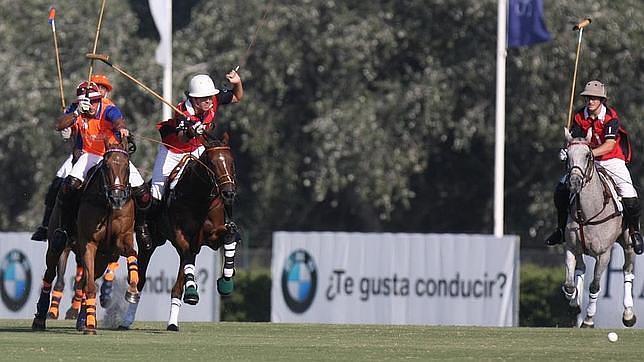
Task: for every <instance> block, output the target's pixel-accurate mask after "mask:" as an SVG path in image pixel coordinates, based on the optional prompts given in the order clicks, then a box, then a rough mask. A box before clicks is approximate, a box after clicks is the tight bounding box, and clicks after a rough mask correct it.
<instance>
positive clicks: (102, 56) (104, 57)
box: [85, 53, 183, 114]
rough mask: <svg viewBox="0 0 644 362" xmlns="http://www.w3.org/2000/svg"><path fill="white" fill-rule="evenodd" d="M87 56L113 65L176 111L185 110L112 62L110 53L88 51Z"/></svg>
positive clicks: (113, 67)
mask: <svg viewBox="0 0 644 362" xmlns="http://www.w3.org/2000/svg"><path fill="white" fill-rule="evenodd" d="M85 57H86V58H87V59H92V60H100V61H102V62H103V63H105V64H107V65H109V66H110V67H112V69H114V70H116V71H117V72H119V73H121V75H123V76H124V77H125V78H127V79H129V80H131V81H132V82H134V83H136V85H138V86H139V87H141V88H143V89H145V90H146V91H147V92H148V93H150V94H152V95H153V96H154V97H155V98H156V99H158V100H160V101H161V102H163V103H165V104H167V105H168V106H169V107H170V108H172V110H174V111H175V112H177V113H179V114H183V112H181V110H179V108H177V107H176V106H175V105H174V104H172V103H170V102H168V101H166V100H165V98H163V97H161V96H160V95H159V94H158V93H157V92H155V91H153V90H152V89H150V88H149V87H148V86H146V85H145V84H143V83H141V81H139V80H138V79H136V78H134V77H133V76H131V75H129V74H128V73H127V72H125V71H124V70H123V69H121V68H119V67H118V66H117V65H115V64H112V63H111V62H110V61H109V59H110V57H109V56H108V55H105V54H92V53H87V54H85Z"/></svg>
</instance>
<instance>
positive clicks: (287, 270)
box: [282, 249, 318, 313]
mask: <svg viewBox="0 0 644 362" xmlns="http://www.w3.org/2000/svg"><path fill="white" fill-rule="evenodd" d="M317 284H318V273H317V268H316V266H315V262H314V261H313V258H312V257H311V255H309V253H307V252H306V251H304V250H302V249H298V250H296V251H294V252H292V253H291V255H289V257H288V259H286V264H285V265H284V270H283V271H282V294H283V295H284V301H286V305H287V306H288V308H289V309H290V310H291V311H293V312H294V313H304V312H305V311H306V310H307V309H309V307H310V306H311V303H313V299H314V298H315V291H316V287H317Z"/></svg>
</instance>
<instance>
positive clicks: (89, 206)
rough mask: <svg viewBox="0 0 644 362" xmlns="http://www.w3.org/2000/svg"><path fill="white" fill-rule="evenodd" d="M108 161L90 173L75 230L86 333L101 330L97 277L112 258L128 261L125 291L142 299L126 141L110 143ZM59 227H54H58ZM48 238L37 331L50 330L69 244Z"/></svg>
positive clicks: (133, 299)
mask: <svg viewBox="0 0 644 362" xmlns="http://www.w3.org/2000/svg"><path fill="white" fill-rule="evenodd" d="M106 149H107V150H106V152H105V154H104V156H103V160H102V161H101V163H100V164H99V165H97V166H96V167H95V168H94V169H93V170H90V172H89V173H88V177H87V180H86V181H85V184H84V189H83V192H82V194H81V197H80V201H79V202H80V204H79V208H78V215H79V217H78V219H77V220H78V221H77V223H76V226H77V232H76V233H72V238H73V239H74V240H75V242H73V243H72V245H71V247H72V250H73V251H74V253H75V254H76V255H78V256H79V259H80V261H81V264H82V266H83V279H82V281H81V282H82V285H84V288H83V290H84V294H85V298H86V300H85V306H84V307H83V308H84V309H85V312H86V319H85V333H86V334H96V284H95V282H94V280H95V276H96V275H98V276H100V275H101V274H102V272H103V271H104V270H105V268H106V267H107V264H108V262H110V261H111V260H113V259H114V257H115V255H119V254H120V255H123V256H125V257H127V259H128V271H129V273H128V281H129V283H130V287H129V288H128V291H127V293H126V299H127V300H128V301H129V302H136V301H138V296H139V293H138V290H137V289H136V285H137V283H138V272H137V267H136V262H137V256H136V250H135V249H134V237H133V230H134V201H133V200H132V198H131V195H130V186H129V183H128V181H129V173H130V171H129V167H130V166H129V154H128V152H127V151H126V149H127V143H126V142H125V140H124V141H123V142H122V143H121V144H119V145H106ZM60 209H61V208H60V207H56V208H55V209H54V213H53V214H52V218H51V220H52V221H56V220H60V215H59V214H60V213H61V212H62V210H60ZM54 229H55V226H54V227H52V228H50V229H49V230H54ZM50 234H52V235H49V237H48V240H49V245H48V248H47V256H46V263H47V269H46V271H45V275H44V277H43V287H42V290H41V294H40V298H39V300H38V303H37V307H36V315H35V317H34V320H33V323H32V329H34V330H43V329H45V318H46V316H47V310H48V308H49V295H50V292H51V283H52V281H53V279H54V277H55V276H56V269H57V266H58V262H59V259H60V256H61V254H62V253H63V251H64V247H65V245H56V243H55V242H52V240H55V239H54V238H53V231H51V232H50Z"/></svg>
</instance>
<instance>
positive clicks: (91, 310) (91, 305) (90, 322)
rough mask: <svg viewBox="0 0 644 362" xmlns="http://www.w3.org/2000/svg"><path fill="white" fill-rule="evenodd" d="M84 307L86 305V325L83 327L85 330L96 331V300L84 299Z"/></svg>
mask: <svg viewBox="0 0 644 362" xmlns="http://www.w3.org/2000/svg"><path fill="white" fill-rule="evenodd" d="M85 305H87V323H86V324H85V326H86V327H87V329H96V298H90V299H86V300H85Z"/></svg>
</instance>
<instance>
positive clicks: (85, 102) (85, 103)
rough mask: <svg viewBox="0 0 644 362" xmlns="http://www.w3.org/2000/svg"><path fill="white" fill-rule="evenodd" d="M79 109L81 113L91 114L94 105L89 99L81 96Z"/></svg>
mask: <svg viewBox="0 0 644 362" xmlns="http://www.w3.org/2000/svg"><path fill="white" fill-rule="evenodd" d="M78 109H79V111H80V112H81V113H85V114H87V113H89V112H90V110H91V109H92V104H91V102H90V101H89V98H87V97H85V96H79V97H78Z"/></svg>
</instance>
